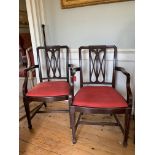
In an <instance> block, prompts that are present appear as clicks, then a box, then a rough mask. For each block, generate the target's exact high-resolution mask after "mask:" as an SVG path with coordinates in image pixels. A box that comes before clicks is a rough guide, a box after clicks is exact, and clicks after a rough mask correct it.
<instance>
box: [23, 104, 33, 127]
mask: <svg viewBox="0 0 155 155" xmlns="http://www.w3.org/2000/svg"><path fill="white" fill-rule="evenodd" d="M24 106H25V112H26V117H27V122H28V128H29V129H32V124H31V117H30V107H29V102H27V101H24Z"/></svg>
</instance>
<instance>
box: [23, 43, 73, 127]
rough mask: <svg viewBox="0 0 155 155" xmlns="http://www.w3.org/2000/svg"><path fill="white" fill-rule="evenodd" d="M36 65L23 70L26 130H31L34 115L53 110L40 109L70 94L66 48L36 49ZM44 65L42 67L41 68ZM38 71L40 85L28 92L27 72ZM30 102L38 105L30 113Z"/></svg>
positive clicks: (66, 97)
mask: <svg viewBox="0 0 155 155" xmlns="http://www.w3.org/2000/svg"><path fill="white" fill-rule="evenodd" d="M37 57H38V65H34V66H31V67H29V68H27V69H25V81H24V84H23V102H24V106H25V111H26V116H27V121H28V128H29V129H31V128H32V124H31V119H32V118H33V117H34V116H35V114H36V113H46V112H54V110H50V109H46V108H45V110H41V109H40V108H41V107H42V106H43V105H44V106H45V107H46V106H47V104H46V103H47V102H48V103H49V102H53V101H63V100H68V98H69V94H70V84H69V67H70V66H71V65H69V64H68V61H69V48H68V47H67V46H46V47H37ZM43 64H44V66H43ZM37 68H38V69H39V78H40V83H38V84H36V85H35V86H34V87H33V88H32V89H30V90H28V87H27V85H28V75H29V71H31V70H33V69H37ZM32 101H35V102H39V103H40V104H39V105H38V106H37V107H36V108H34V109H33V110H32V111H30V103H31V102H32ZM55 111H58V112H68V111H69V110H68V109H67V110H55Z"/></svg>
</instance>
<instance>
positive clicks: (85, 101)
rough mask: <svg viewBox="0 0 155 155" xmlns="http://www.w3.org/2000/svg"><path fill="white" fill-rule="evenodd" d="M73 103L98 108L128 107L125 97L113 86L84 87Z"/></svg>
mask: <svg viewBox="0 0 155 155" xmlns="http://www.w3.org/2000/svg"><path fill="white" fill-rule="evenodd" d="M73 105H78V106H84V107H98V108H116V107H127V106H128V105H127V103H126V101H125V100H124V98H123V97H122V96H121V95H120V94H119V93H118V92H117V91H116V90H115V89H114V88H112V87H108V86H86V87H82V88H81V89H80V90H79V92H78V93H77V94H76V96H75V98H74V102H73Z"/></svg>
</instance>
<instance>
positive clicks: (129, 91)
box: [115, 67, 132, 107]
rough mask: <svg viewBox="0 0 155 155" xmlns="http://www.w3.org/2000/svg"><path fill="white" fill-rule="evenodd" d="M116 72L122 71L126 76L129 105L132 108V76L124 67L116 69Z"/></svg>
mask: <svg viewBox="0 0 155 155" xmlns="http://www.w3.org/2000/svg"><path fill="white" fill-rule="evenodd" d="M115 70H116V71H120V72H121V73H123V74H124V75H125V76H126V90H127V103H128V105H129V107H131V106H132V92H131V88H130V74H129V73H128V72H127V71H126V70H125V69H124V68H123V67H115Z"/></svg>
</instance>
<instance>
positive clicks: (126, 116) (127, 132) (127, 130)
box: [123, 110, 131, 147]
mask: <svg viewBox="0 0 155 155" xmlns="http://www.w3.org/2000/svg"><path fill="white" fill-rule="evenodd" d="M130 116H131V110H130V111H126V113H125V125H124V126H125V128H124V140H123V146H124V147H126V146H127V141H128V135H129V127H130Z"/></svg>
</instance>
